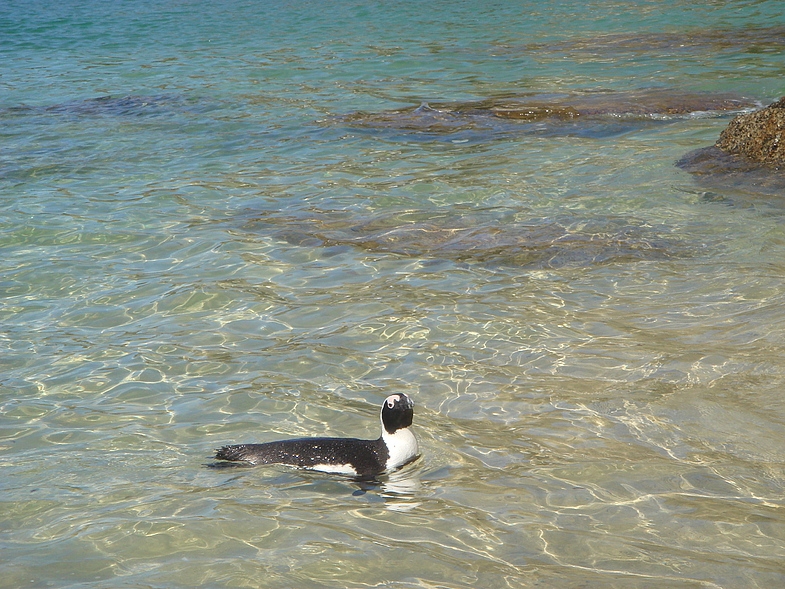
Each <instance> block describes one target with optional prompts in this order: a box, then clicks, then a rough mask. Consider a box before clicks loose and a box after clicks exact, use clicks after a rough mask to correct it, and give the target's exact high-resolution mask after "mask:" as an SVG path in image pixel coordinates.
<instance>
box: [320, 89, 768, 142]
mask: <svg viewBox="0 0 785 589" xmlns="http://www.w3.org/2000/svg"><path fill="white" fill-rule="evenodd" d="M756 105H757V103H756V102H755V101H754V100H751V99H749V98H745V97H742V96H738V95H732V94H701V93H683V92H676V91H671V90H662V89H656V90H641V91H637V92H582V93H574V94H524V95H519V96H505V97H498V98H490V99H487V100H482V101H475V102H463V103H444V104H428V103H423V104H421V105H420V106H418V107H411V108H404V109H398V110H390V111H383V112H379V113H367V112H355V113H350V114H347V115H343V116H339V117H335V118H333V119H331V120H330V121H329V122H330V123H332V124H339V125H343V126H346V127H350V128H357V129H369V130H387V131H398V132H403V133H404V134H411V133H418V134H427V135H430V136H435V137H439V136H445V135H447V136H452V135H455V134H457V133H461V132H467V131H472V132H475V133H482V134H483V135H484V136H485V137H487V136H494V135H497V136H503V135H506V134H510V133H539V134H543V133H545V134H561V135H578V136H595V137H606V136H611V135H616V134H619V133H624V132H627V131H629V130H633V129H639V128H641V127H643V126H646V125H649V124H652V122H663V121H672V120H676V119H681V118H687V117H694V116H718V115H721V114H726V113H729V112H741V111H744V110H749V109H751V108H754V107H755V106H756Z"/></svg>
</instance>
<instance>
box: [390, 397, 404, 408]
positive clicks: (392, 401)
mask: <svg viewBox="0 0 785 589" xmlns="http://www.w3.org/2000/svg"><path fill="white" fill-rule="evenodd" d="M400 400H401V397H400V396H399V395H390V396H389V397H387V408H388V409H392V408H394V407H395V402H396V401H400Z"/></svg>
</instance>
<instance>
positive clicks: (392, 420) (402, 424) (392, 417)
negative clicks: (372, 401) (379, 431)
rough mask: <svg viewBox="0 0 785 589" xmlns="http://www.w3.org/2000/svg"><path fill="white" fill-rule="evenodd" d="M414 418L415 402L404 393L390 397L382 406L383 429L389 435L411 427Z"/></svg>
mask: <svg viewBox="0 0 785 589" xmlns="http://www.w3.org/2000/svg"><path fill="white" fill-rule="evenodd" d="M413 418H414V402H413V401H412V400H411V399H410V398H409V397H408V396H406V395H405V394H404V393H398V394H395V395H390V396H389V397H387V398H386V399H385V400H384V403H383V404H382V427H384V430H385V431H386V432H387V433H388V434H394V433H395V432H396V431H398V430H399V429H403V428H406V427H409V426H410V425H411V424H412V419H413Z"/></svg>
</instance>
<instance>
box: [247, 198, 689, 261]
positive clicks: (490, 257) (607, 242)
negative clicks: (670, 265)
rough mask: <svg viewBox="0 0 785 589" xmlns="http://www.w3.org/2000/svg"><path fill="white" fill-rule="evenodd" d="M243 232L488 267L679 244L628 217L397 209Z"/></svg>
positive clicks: (635, 254) (653, 251) (678, 247)
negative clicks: (535, 215)
mask: <svg viewBox="0 0 785 589" xmlns="http://www.w3.org/2000/svg"><path fill="white" fill-rule="evenodd" d="M244 229H245V230H246V231H249V232H252V233H255V234H267V235H272V236H274V237H276V238H277V239H281V240H285V241H287V242H289V243H291V244H293V245H301V246H305V247H311V248H313V247H324V248H336V247H337V248H342V247H352V248H358V249H362V250H366V251H368V252H375V253H387V254H393V255H397V256H403V257H416V258H426V259H447V260H453V261H456V262H463V263H478V264H482V265H485V266H491V267H494V266H495V267H511V266H515V267H530V268H554V267H565V266H566V267H585V266H592V265H598V264H605V263H613V262H623V261H637V260H663V259H668V258H672V257H678V256H680V255H681V254H683V252H684V251H685V247H684V245H683V244H680V243H679V242H678V241H677V240H675V239H673V238H671V237H670V236H668V235H665V236H663V235H662V234H660V232H658V231H656V230H655V229H654V228H652V227H648V226H645V225H643V224H641V223H637V222H635V221H634V220H630V219H624V218H618V217H607V218H600V219H594V220H587V219H583V218H570V217H566V216H565V217H564V218H559V219H553V218H548V219H541V218H530V219H525V220H521V219H520V218H519V216H518V215H517V214H515V213H513V212H511V211H507V210H498V209H490V210H467V211H463V212H460V211H452V212H450V213H438V212H432V211H402V212H399V213H393V214H389V215H384V216H373V217H368V218H365V219H362V218H357V217H356V216H355V215H354V214H348V213H346V212H343V211H309V212H308V213H307V214H303V215H299V216H295V215H291V216H287V215H281V214H268V215H264V216H256V217H255V218H253V219H251V220H249V221H248V222H247V223H246V224H245V227H244Z"/></svg>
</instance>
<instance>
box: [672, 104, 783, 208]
mask: <svg viewBox="0 0 785 589" xmlns="http://www.w3.org/2000/svg"><path fill="white" fill-rule="evenodd" d="M676 165H677V166H678V167H680V168H682V169H683V170H686V171H687V172H690V173H691V174H693V176H694V177H695V178H696V179H697V180H698V181H699V182H701V183H702V184H705V185H708V186H711V187H714V188H719V187H725V188H731V189H736V190H742V191H746V192H754V193H761V194H767V195H768V194H776V195H781V194H782V193H783V191H785V98H781V99H780V100H778V101H777V102H775V103H773V104H771V105H769V106H767V107H766V108H763V109H761V110H758V111H755V112H752V113H748V114H742V115H739V116H737V117H736V118H734V119H733V120H732V121H731V122H730V124H729V125H728V126H727V128H726V129H725V130H724V131H723V132H722V133H721V134H720V138H719V139H718V140H717V142H716V143H715V144H714V145H713V146H711V147H704V148H701V149H697V150H695V151H692V152H690V153H688V154H687V155H685V156H684V157H682V158H681V159H680V160H679V161H677V162H676Z"/></svg>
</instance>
